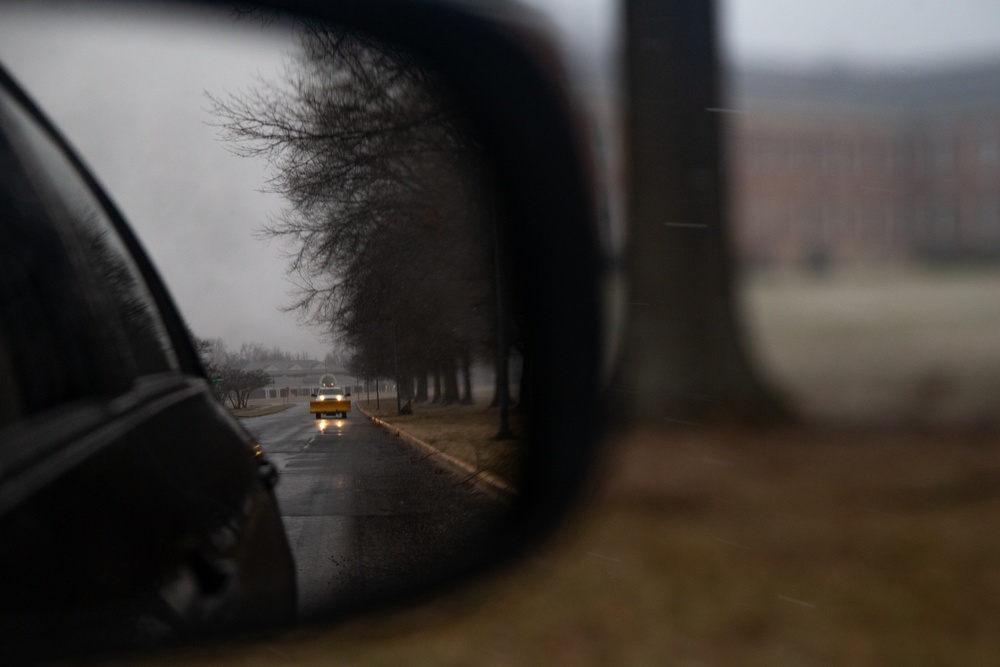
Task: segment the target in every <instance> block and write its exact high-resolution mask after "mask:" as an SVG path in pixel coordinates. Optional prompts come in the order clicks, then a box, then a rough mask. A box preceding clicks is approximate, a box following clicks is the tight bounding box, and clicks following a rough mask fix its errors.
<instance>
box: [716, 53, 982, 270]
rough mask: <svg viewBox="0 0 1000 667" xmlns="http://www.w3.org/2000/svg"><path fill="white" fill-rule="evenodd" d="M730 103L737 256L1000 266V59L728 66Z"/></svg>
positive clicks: (762, 259) (779, 260)
mask: <svg viewBox="0 0 1000 667" xmlns="http://www.w3.org/2000/svg"><path fill="white" fill-rule="evenodd" d="M728 108H730V109H732V111H733V113H730V114H727V116H726V117H727V120H728V125H727V133H728V136H727V139H728V140H727V147H728V155H727V156H726V157H727V161H728V166H729V174H730V179H731V180H730V187H731V192H732V197H731V206H732V209H731V212H730V215H731V219H732V221H733V227H732V228H733V230H734V237H735V243H736V248H737V252H738V254H739V256H740V257H741V258H743V259H744V260H745V261H747V262H750V263H807V262H827V261H833V262H845V261H846V262H851V261H872V260H885V259H908V258H926V257H958V258H965V257H1000V63H993V64H990V65H977V66H968V67H962V68H957V67H956V68H953V69H949V70H935V71H933V72H909V73H882V74H871V73H864V72H856V71H847V70H837V71H835V70H829V71H822V72H801V71H779V70H774V69H771V70H768V69H762V68H742V69H741V68H736V69H734V70H732V71H731V72H730V102H729V104H728Z"/></svg>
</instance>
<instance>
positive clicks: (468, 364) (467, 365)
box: [462, 350, 475, 405]
mask: <svg viewBox="0 0 1000 667" xmlns="http://www.w3.org/2000/svg"><path fill="white" fill-rule="evenodd" d="M473 403H475V401H473V400H472V357H471V355H470V354H469V352H468V350H466V351H465V352H463V353H462V405H472V404H473Z"/></svg>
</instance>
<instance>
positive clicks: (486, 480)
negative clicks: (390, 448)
mask: <svg viewBox="0 0 1000 667" xmlns="http://www.w3.org/2000/svg"><path fill="white" fill-rule="evenodd" d="M356 405H357V408H358V410H360V411H361V414H363V415H364V416H365V417H368V419H370V420H371V421H373V422H375V423H376V424H378V425H379V426H381V427H382V428H384V429H385V430H387V431H389V432H390V433H393V434H395V435H396V437H398V438H400V439H402V440H404V441H405V442H406V443H408V444H409V445H411V446H413V447H414V448H416V449H418V450H420V451H422V452H423V453H424V454H426V455H427V457H428V458H432V459H434V460H435V462H436V463H437V464H438V465H440V466H441V467H442V468H444V469H445V470H448V471H449V472H451V473H452V474H454V475H456V476H457V477H460V478H461V480H462V482H464V483H467V484H471V485H472V486H474V487H476V488H477V489H479V490H480V491H483V492H484V493H488V494H489V495H491V496H493V497H494V498H496V499H498V500H503V501H505V502H511V501H513V500H514V498H516V497H517V495H518V493H517V489H515V488H514V487H513V486H511V485H510V484H509V483H508V482H507V480H505V479H504V478H502V477H500V476H498V475H494V474H493V473H491V472H487V471H485V470H479V469H477V468H475V467H473V466H472V464H470V463H469V462H468V461H463V460H462V459H460V458H458V457H457V456H452V455H451V454H448V453H445V452H442V451H441V450H440V449H438V448H437V447H435V446H434V445H431V444H429V443H426V442H424V441H423V440H421V439H420V438H418V437H416V436H414V435H411V434H410V433H407V432H406V431H404V430H403V429H401V428H399V427H398V426H393V425H392V424H390V423H389V422H387V421H385V420H382V419H379V418H378V417H374V416H372V415H370V414H368V412H367V411H366V410H365V409H364V408H362V407H361V403H360V402H358V403H356Z"/></svg>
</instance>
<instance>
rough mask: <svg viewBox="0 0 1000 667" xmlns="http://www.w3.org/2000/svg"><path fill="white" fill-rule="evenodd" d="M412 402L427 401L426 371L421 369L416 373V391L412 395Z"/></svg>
mask: <svg viewBox="0 0 1000 667" xmlns="http://www.w3.org/2000/svg"><path fill="white" fill-rule="evenodd" d="M413 402H414V403H426V402H427V371H426V370H423V371H421V372H419V373H417V393H416V396H414V397H413Z"/></svg>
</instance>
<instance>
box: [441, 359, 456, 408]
mask: <svg viewBox="0 0 1000 667" xmlns="http://www.w3.org/2000/svg"><path fill="white" fill-rule="evenodd" d="M441 374H442V375H443V376H444V378H443V380H444V395H443V396H442V397H441V405H452V404H453V403H458V400H459V396H458V369H457V368H456V367H455V360H454V359H452V358H451V357H449V358H448V359H446V360H445V362H444V364H443V365H442V368H441Z"/></svg>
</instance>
